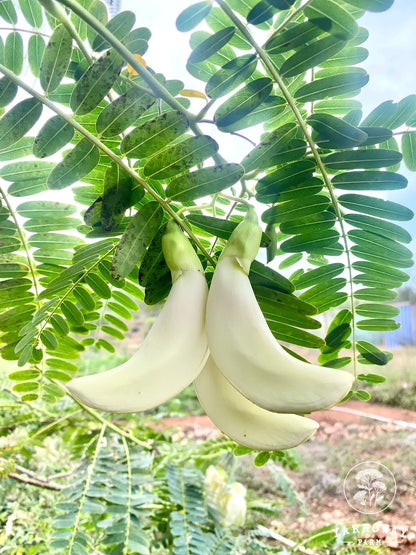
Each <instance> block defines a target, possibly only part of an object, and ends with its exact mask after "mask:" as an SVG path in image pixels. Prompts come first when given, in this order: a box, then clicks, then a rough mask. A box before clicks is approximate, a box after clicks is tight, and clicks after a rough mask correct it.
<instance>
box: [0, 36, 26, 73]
mask: <svg viewBox="0 0 416 555" xmlns="http://www.w3.org/2000/svg"><path fill="white" fill-rule="evenodd" d="M4 65H5V66H6V67H7V68H8V69H10V70H11V71H13V73H15V74H16V75H20V73H21V72H22V69H23V39H22V37H21V36H20V35H19V33H18V32H17V31H14V32H13V33H9V34H8V35H7V38H6V42H5V44H4Z"/></svg>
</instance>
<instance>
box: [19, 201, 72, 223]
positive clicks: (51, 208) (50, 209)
mask: <svg viewBox="0 0 416 555" xmlns="http://www.w3.org/2000/svg"><path fill="white" fill-rule="evenodd" d="M16 210H17V212H18V214H20V216H22V217H23V218H38V219H40V220H42V219H44V220H46V221H47V222H50V221H51V220H57V221H59V220H61V219H62V218H64V217H66V216H71V215H72V214H75V212H76V211H77V208H76V206H73V205H72V204H64V203H62V202H52V201H50V200H32V201H29V202H24V203H22V204H19V206H18V207H17V208H16Z"/></svg>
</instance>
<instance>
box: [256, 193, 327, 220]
mask: <svg viewBox="0 0 416 555" xmlns="http://www.w3.org/2000/svg"><path fill="white" fill-rule="evenodd" d="M328 206H329V199H328V198H327V197H325V196H324V195H313V196H312V197H307V198H306V200H304V201H300V200H294V201H287V202H282V203H281V204H279V205H277V206H273V207H272V208H268V209H267V210H265V211H264V212H263V214H262V216H261V219H262V221H263V222H265V223H277V222H279V223H283V222H288V221H289V220H297V219H298V218H302V217H303V218H305V217H307V216H311V215H313V214H317V213H319V212H323V211H324V210H326V208H327V207H328Z"/></svg>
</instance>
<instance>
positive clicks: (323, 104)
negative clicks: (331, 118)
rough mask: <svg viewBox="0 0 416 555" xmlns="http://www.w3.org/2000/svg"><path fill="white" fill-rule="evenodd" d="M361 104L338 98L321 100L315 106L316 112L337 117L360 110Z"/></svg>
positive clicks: (356, 101)
mask: <svg viewBox="0 0 416 555" xmlns="http://www.w3.org/2000/svg"><path fill="white" fill-rule="evenodd" d="M360 109H361V103H360V102H358V100H349V99H346V100H344V99H343V98H336V99H334V100H321V101H320V102H317V103H316V104H315V105H314V112H315V113H318V112H325V113H327V114H332V115H335V116H339V115H344V114H348V113H349V112H351V111H352V110H360Z"/></svg>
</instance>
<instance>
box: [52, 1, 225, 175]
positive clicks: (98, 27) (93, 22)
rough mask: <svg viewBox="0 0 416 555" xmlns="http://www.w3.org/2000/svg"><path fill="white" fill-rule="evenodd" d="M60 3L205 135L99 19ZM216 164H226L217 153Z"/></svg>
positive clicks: (75, 4)
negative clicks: (93, 31) (105, 42)
mask: <svg viewBox="0 0 416 555" xmlns="http://www.w3.org/2000/svg"><path fill="white" fill-rule="evenodd" d="M58 1H59V3H60V4H63V5H64V6H67V7H68V8H69V9H70V10H72V11H73V12H74V13H76V14H77V16H78V17H79V18H80V19H82V20H83V21H85V22H86V23H88V25H90V26H91V27H92V28H93V29H94V30H95V31H97V33H98V34H99V35H101V36H102V37H103V38H104V39H105V40H106V41H107V42H108V43H109V44H110V45H111V46H112V47H113V48H114V50H116V52H118V53H119V54H120V56H122V57H123V58H124V60H125V61H126V62H128V63H129V64H130V65H131V67H132V68H133V69H134V70H135V71H137V74H138V75H140V77H141V78H142V79H144V80H145V81H146V83H147V84H148V85H149V87H150V88H151V89H152V91H153V92H154V94H155V95H156V96H157V97H158V98H161V99H162V100H164V101H165V102H166V103H167V104H169V106H170V107H171V108H173V109H174V110H178V111H179V112H181V113H182V114H184V115H185V116H186V117H187V118H188V120H189V126H190V128H191V129H192V131H193V132H194V134H195V135H198V136H201V135H203V133H202V131H201V130H200V129H199V127H198V125H197V124H196V122H195V121H194V116H193V114H191V113H190V112H188V110H186V109H185V108H184V107H183V106H182V104H181V103H180V102H178V101H177V100H176V98H175V97H174V96H172V95H171V94H170V92H169V91H168V90H167V89H166V88H165V87H164V86H163V85H162V84H161V83H159V81H158V80H157V79H156V78H155V77H154V76H153V75H152V74H151V73H150V71H149V70H148V69H147V68H145V67H144V66H142V64H141V63H140V62H139V61H138V60H137V58H136V57H135V56H134V54H132V53H131V52H130V50H128V49H127V48H126V47H125V46H124V44H123V43H121V42H120V41H119V40H118V39H117V38H116V37H115V36H114V35H113V34H112V33H111V32H110V31H109V30H108V29H107V28H106V27H105V26H104V25H103V24H102V23H101V22H100V21H98V19H96V18H95V17H94V16H92V15H91V14H90V13H89V12H88V11H87V10H86V9H85V8H83V7H82V6H81V5H80V4H78V2H76V1H75V0H58ZM212 158H213V160H214V161H215V163H216V164H224V163H225V162H226V161H225V160H224V158H223V157H222V156H221V155H220V154H218V153H216V154H213V156H212Z"/></svg>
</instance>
